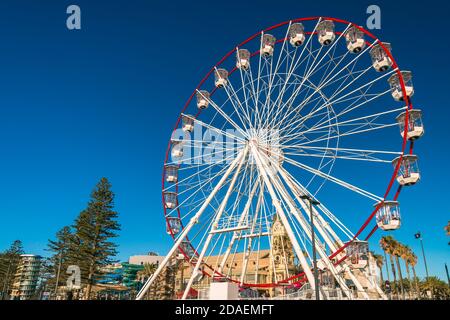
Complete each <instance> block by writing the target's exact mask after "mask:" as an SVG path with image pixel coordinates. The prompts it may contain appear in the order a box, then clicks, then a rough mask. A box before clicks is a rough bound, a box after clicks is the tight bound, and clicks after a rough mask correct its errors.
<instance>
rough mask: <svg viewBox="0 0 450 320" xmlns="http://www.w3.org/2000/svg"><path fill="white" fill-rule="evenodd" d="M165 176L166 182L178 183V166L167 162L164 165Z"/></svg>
mask: <svg viewBox="0 0 450 320" xmlns="http://www.w3.org/2000/svg"><path fill="white" fill-rule="evenodd" d="M164 176H165V179H166V182H170V183H176V182H177V181H178V166H177V165H172V164H166V165H165V166H164Z"/></svg>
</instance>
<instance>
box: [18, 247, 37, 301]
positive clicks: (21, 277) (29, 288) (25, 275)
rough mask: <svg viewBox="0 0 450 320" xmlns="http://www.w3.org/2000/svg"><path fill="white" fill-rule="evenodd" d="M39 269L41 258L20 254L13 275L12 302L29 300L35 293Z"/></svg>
mask: <svg viewBox="0 0 450 320" xmlns="http://www.w3.org/2000/svg"><path fill="white" fill-rule="evenodd" d="M40 267H41V257H40V256H37V255H34V254H22V255H21V256H20V261H19V265H18V267H17V270H16V273H15V275H14V282H13V285H12V290H11V299H12V300H29V299H32V298H33V296H34V295H35V293H36V287H37V284H38V280H39V271H40Z"/></svg>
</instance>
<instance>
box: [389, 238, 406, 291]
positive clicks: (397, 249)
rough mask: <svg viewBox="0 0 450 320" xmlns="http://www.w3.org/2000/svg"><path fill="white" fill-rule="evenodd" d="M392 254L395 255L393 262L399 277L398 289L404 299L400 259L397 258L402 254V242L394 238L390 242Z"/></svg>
mask: <svg viewBox="0 0 450 320" xmlns="http://www.w3.org/2000/svg"><path fill="white" fill-rule="evenodd" d="M392 254H393V255H394V257H395V264H396V265H397V270H398V276H399V277H400V291H401V293H402V298H403V300H405V289H404V287H403V276H402V268H401V267H400V259H399V258H400V256H401V254H402V244H401V243H400V242H398V241H397V240H394V239H393V243H392Z"/></svg>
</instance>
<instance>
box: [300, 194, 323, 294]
mask: <svg viewBox="0 0 450 320" xmlns="http://www.w3.org/2000/svg"><path fill="white" fill-rule="evenodd" d="M300 198H301V199H304V200H308V201H309V216H310V224H311V243H312V256H313V269H314V284H315V286H314V287H315V293H316V300H320V294H319V292H320V291H319V290H320V289H319V272H318V270H317V254H316V236H315V232H314V215H313V210H312V206H313V205H318V204H320V202H319V201H317V200H315V199H313V198H312V197H310V196H307V195H303V196H301V197H300Z"/></svg>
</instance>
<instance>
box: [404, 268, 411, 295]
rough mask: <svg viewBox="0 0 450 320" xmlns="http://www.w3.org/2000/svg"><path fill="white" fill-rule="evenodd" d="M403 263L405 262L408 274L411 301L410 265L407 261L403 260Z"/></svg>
mask: <svg viewBox="0 0 450 320" xmlns="http://www.w3.org/2000/svg"><path fill="white" fill-rule="evenodd" d="M403 261H404V262H405V268H406V273H407V274H408V282H409V286H408V289H409V291H408V298H409V299H411V288H412V282H411V273H410V272H409V263H408V262H407V261H406V260H403Z"/></svg>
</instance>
